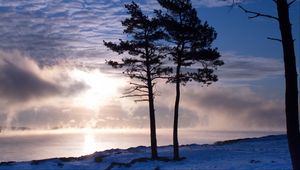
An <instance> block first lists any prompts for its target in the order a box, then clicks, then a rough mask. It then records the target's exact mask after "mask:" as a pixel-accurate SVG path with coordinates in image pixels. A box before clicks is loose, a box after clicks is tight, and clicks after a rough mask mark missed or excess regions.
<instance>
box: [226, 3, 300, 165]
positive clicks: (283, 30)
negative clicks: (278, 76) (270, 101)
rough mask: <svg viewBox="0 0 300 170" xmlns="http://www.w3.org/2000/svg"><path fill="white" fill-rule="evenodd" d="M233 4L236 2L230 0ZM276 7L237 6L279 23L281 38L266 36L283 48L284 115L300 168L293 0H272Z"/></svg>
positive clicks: (255, 16)
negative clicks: (261, 9)
mask: <svg viewBox="0 0 300 170" xmlns="http://www.w3.org/2000/svg"><path fill="white" fill-rule="evenodd" d="M232 2H233V4H235V3H237V2H235V1H234V0H232ZM273 2H274V3H275V5H276V9H277V16H273V15H269V14H265V13H261V12H256V11H250V10H248V9H245V8H244V7H242V6H241V5H239V7H240V8H241V9H242V10H243V11H244V12H245V13H248V14H250V15H251V16H249V18H250V19H253V18H257V17H264V18H268V19H271V20H275V21H276V22H278V24H279V30H280V34H281V39H278V38H270V37H269V38H268V39H270V40H275V41H279V42H280V43H281V46H282V50H283V60H284V71H285V115H286V129H287V138H288V144H289V151H290V156H291V160H292V166H293V169H294V170H299V169H300V130H299V106H298V82H297V79H298V77H297V69H296V55H295V47H294V39H293V34H292V25H291V22H290V16H289V9H290V7H291V5H292V4H293V3H294V2H296V1H295V0H291V1H288V0H273Z"/></svg>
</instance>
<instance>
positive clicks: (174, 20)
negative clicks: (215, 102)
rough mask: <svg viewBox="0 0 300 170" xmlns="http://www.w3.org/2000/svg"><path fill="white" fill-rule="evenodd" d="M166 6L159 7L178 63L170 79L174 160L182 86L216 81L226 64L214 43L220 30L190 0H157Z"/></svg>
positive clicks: (170, 52)
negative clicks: (172, 86)
mask: <svg viewBox="0 0 300 170" xmlns="http://www.w3.org/2000/svg"><path fill="white" fill-rule="evenodd" d="M158 2H159V4H160V5H161V6H162V7H163V9H162V10H159V11H156V14H157V16H158V18H159V19H160V21H161V24H162V26H163V27H164V29H165V31H166V34H167V35H168V37H167V38H166V40H167V41H168V43H166V44H168V48H166V49H167V50H168V53H169V55H170V58H171V61H172V62H173V63H174V67H176V69H175V70H176V71H174V72H175V73H174V74H173V75H172V76H170V77H169V79H168V81H167V82H169V83H175V84H176V99H175V106H174V127H173V150H174V160H178V159H180V156H179V143H178V116H179V102H180V86H181V85H185V84H186V83H187V82H189V81H196V82H199V83H201V84H202V85H209V84H211V83H213V82H215V81H217V80H218V79H217V75H215V74H214V70H216V69H217V67H218V66H221V65H223V64H224V63H223V61H222V60H220V59H219V58H220V54H219V52H218V51H217V48H212V47H211V44H212V42H213V41H214V40H215V39H216V36H217V33H216V31H215V30H214V28H213V27H211V26H209V25H208V24H207V22H204V23H202V22H201V20H200V19H199V18H198V16H197V12H196V10H195V9H194V8H193V7H192V4H191V2H190V0H158Z"/></svg>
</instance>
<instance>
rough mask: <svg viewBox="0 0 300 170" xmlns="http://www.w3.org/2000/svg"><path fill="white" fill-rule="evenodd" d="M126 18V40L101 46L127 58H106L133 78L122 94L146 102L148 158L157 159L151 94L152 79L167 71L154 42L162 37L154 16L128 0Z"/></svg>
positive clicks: (124, 24)
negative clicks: (117, 59) (151, 16)
mask: <svg viewBox="0 0 300 170" xmlns="http://www.w3.org/2000/svg"><path fill="white" fill-rule="evenodd" d="M125 8H127V10H128V14H130V15H131V17H130V18H127V19H125V20H124V21H122V25H123V26H124V27H125V29H124V33H125V34H127V35H129V40H126V41H123V40H120V42H119V43H118V44H116V43H112V42H105V41H104V45H105V46H106V47H108V48H109V49H111V50H112V51H114V52H117V53H118V54H119V55H120V54H124V52H127V53H128V54H129V55H130V56H131V57H124V55H125V54H124V55H123V56H122V61H121V62H117V61H112V60H109V61H107V64H109V65H111V66H112V67H113V68H123V67H124V68H125V70H124V72H123V73H124V74H125V76H128V77H130V78H131V79H134V80H136V81H135V82H131V83H130V85H131V88H130V89H129V91H128V92H127V93H126V94H125V96H124V97H138V98H137V99H135V101H136V102H140V101H148V103H149V116H150V138H151V151H152V159H157V158H158V155H157V141H156V126H155V110H154V94H155V92H154V91H153V87H154V86H155V80H156V79H157V78H159V77H160V76H161V75H163V74H165V73H167V72H168V71H170V70H169V69H168V68H162V67H161V66H162V64H163V63H162V59H164V56H163V55H160V52H159V51H160V50H159V47H158V46H157V45H156V44H155V43H156V41H158V40H160V39H162V38H163V36H164V34H163V32H162V31H161V30H160V25H159V22H158V20H157V19H156V18H149V17H148V16H146V15H145V14H143V12H142V11H141V9H140V7H139V6H138V5H137V4H136V3H134V2H132V3H131V4H126V5H125Z"/></svg>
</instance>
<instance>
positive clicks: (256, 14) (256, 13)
mask: <svg viewBox="0 0 300 170" xmlns="http://www.w3.org/2000/svg"><path fill="white" fill-rule="evenodd" d="M238 7H239V8H241V9H242V10H243V11H244V12H245V13H248V14H253V16H249V17H248V18H249V19H253V18H257V17H266V18H271V19H275V20H277V21H279V18H277V17H274V16H272V15H268V14H263V13H260V12H254V11H249V10H247V9H245V8H244V7H242V6H241V5H238Z"/></svg>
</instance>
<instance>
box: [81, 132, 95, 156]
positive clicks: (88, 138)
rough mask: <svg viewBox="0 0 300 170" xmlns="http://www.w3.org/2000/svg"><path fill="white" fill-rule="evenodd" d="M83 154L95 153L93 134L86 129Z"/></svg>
mask: <svg viewBox="0 0 300 170" xmlns="http://www.w3.org/2000/svg"><path fill="white" fill-rule="evenodd" d="M82 148H83V154H91V153H93V152H95V151H96V149H97V147H96V141H95V134H94V133H93V132H92V131H91V130H90V129H88V130H87V132H86V133H85V134H84V143H83V147H82Z"/></svg>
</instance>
